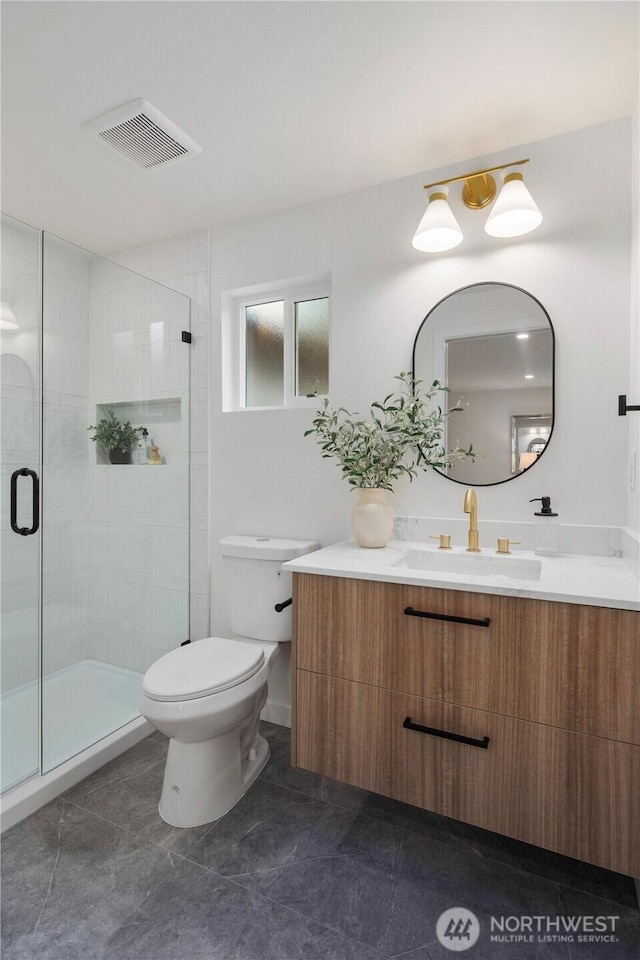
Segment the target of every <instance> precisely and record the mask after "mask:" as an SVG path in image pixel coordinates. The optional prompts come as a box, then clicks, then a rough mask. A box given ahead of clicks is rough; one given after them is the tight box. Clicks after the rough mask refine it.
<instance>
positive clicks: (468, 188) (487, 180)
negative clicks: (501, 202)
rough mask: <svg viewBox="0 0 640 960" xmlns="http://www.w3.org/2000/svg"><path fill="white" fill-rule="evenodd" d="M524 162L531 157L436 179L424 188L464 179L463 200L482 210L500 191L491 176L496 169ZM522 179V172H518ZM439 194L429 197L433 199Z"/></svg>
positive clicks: (428, 188)
mask: <svg viewBox="0 0 640 960" xmlns="http://www.w3.org/2000/svg"><path fill="white" fill-rule="evenodd" d="M523 163H529V158H528V157H527V158H526V159H524V160H512V161H511V163H501V164H499V165H498V166H496V167H487V168H486V169H485V170H474V171H473V173H463V174H462V176H460V177H449V178H448V179H447V180H436V181H435V183H426V184H425V185H424V187H423V189H424V190H431V188H432V187H439V186H444V185H445V184H448V183H458V182H459V181H460V180H464V186H463V188H462V202H463V203H464V205H465V206H466V207H469V209H470V210H482V208H483V207H486V206H487V205H488V204H490V203H491V201H492V200H493V199H494V198H495V195H496V193H497V192H498V190H497V187H496V181H495V180H494V178H493V177H492V176H491V174H492V173H495V172H496V170H506V169H507V167H517V166H520V165H521V164H523ZM518 176H519V177H520V179H522V174H518ZM436 196H438V195H437V194H435V193H434V194H433V195H432V196H431V197H429V200H433V199H434V198H435V197H436Z"/></svg>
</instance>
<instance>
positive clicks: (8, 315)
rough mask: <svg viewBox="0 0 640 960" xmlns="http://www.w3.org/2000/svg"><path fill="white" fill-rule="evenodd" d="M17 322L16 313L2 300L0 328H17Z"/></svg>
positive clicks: (0, 305)
mask: <svg viewBox="0 0 640 960" xmlns="http://www.w3.org/2000/svg"><path fill="white" fill-rule="evenodd" d="M17 329H18V323H17V321H16V315H15V313H14V312H13V310H12V309H11V307H10V306H9V304H8V303H7V301H6V300H3V301H2V302H1V304H0V330H17Z"/></svg>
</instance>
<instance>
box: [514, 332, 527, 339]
mask: <svg viewBox="0 0 640 960" xmlns="http://www.w3.org/2000/svg"><path fill="white" fill-rule="evenodd" d="M528 339H529V334H528V333H516V340H528Z"/></svg>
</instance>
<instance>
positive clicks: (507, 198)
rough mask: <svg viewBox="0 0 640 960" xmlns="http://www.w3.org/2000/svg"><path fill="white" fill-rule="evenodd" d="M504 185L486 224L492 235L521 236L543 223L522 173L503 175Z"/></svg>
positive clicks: (486, 229)
mask: <svg viewBox="0 0 640 960" xmlns="http://www.w3.org/2000/svg"><path fill="white" fill-rule="evenodd" d="M503 180H504V183H503V186H502V190H501V191H500V195H499V196H498V199H497V200H496V202H495V203H494V205H493V210H492V211H491V213H490V215H489V219H488V220H487V222H486V224H485V228H484V229H485V231H486V232H487V233H488V234H489V235H490V236H492V237H519V236H521V235H522V234H523V233H529V232H530V231H531V230H535V228H536V227H539V226H540V224H541V223H542V214H541V213H540V210H539V209H538V206H537V205H536V202H535V200H534V199H533V197H532V196H531V194H530V193H529V191H528V190H527V188H526V187H525V185H524V181H523V179H522V174H521V173H519V172H518V173H513V172H511V173H509V172H508V171H505V174H504V175H503Z"/></svg>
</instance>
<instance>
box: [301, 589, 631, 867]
mask: <svg viewBox="0 0 640 960" xmlns="http://www.w3.org/2000/svg"><path fill="white" fill-rule="evenodd" d="M425 614H426V616H425ZM634 652H635V656H634ZM638 654H640V614H639V613H637V612H634V611H625V610H614V609H609V608H607V609H604V608H598V607H587V606H579V605H576V604H568V603H558V602H550V601H544V600H534V599H526V600H525V599H520V598H516V597H509V596H496V595H488V594H480V593H465V592H463V591H453V590H440V589H432V588H430V587H419V586H407V585H403V584H396V583H386V582H379V581H367V580H358V579H347V578H340V577H332V576H318V575H313V574H300V573H296V574H294V665H295V674H294V677H295V682H294V740H293V744H294V746H293V764H294V765H295V766H299V767H303V768H305V769H308V770H313V771H315V772H317V773H320V774H323V775H326V776H329V777H332V778H334V779H336V780H341V781H344V782H347V783H351V784H353V785H355V786H358V787H362V788H364V789H366V790H372V791H374V792H376V793H381V794H384V795H385V796H389V797H393V798H395V799H398V800H402V801H404V802H407V803H411V804H415V805H416V806H420V807H424V808H425V809H428V810H433V811H434V812H437V813H440V814H443V815H445V816H448V817H453V818H455V819H459V820H463V821H466V822H468V823H472V824H475V825H476V826H479V827H483V828H485V829H487V830H493V831H495V832H497V833H502V834H505V835H507V836H511V837H515V838H517V839H519V840H523V841H526V842H528V843H532V844H536V845H538V846H541V847H546V848H548V849H551V850H556V851H557V852H559V853H563V854H565V855H567V856H571V857H576V858H578V859H581V860H586V861H588V862H591V863H596V864H599V865H600V866H604V867H608V868H609V869H612V870H616V871H619V872H621V873H626V874H629V875H632V876H640V725H639V723H640V720H639V713H640V656H638ZM416 728H417V729H416ZM424 728H427V731H428V732H425V730H424ZM443 734H445V735H446V736H443ZM451 735H452V738H451Z"/></svg>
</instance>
